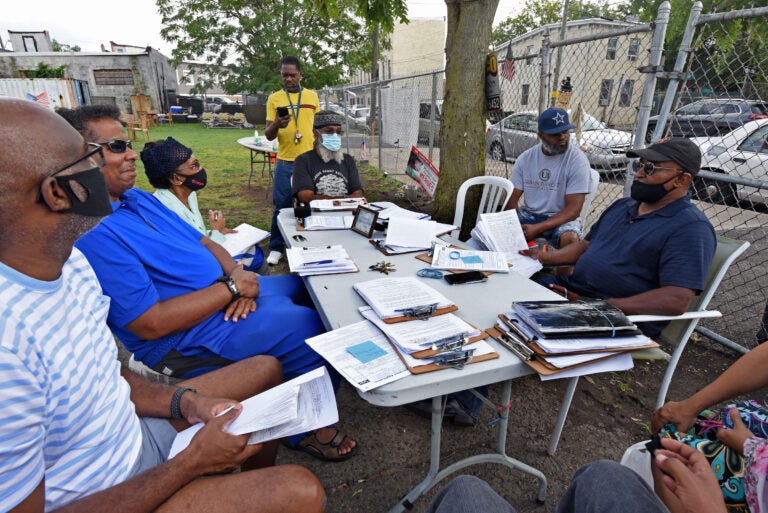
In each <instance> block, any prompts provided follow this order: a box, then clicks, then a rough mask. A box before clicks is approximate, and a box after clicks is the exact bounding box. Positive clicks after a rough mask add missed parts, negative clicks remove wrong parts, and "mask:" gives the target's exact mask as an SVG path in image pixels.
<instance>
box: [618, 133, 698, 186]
mask: <svg viewBox="0 0 768 513" xmlns="http://www.w3.org/2000/svg"><path fill="white" fill-rule="evenodd" d="M627 157H630V158H638V157H639V158H642V159H645V160H650V161H651V162H665V161H667V160H673V161H675V162H677V163H678V164H680V167H682V168H683V169H684V170H685V172H686V173H690V174H692V175H693V176H696V175H697V174H699V169H700V168H701V150H700V149H699V147H698V146H696V145H695V144H694V143H692V142H691V141H690V140H689V139H686V138H684V137H670V138H669V139H662V140H660V141H658V142H655V143H653V144H651V145H650V146H648V147H647V148H644V149H642V150H629V151H628V152H627Z"/></svg>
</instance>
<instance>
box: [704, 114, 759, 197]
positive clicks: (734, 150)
mask: <svg viewBox="0 0 768 513" xmlns="http://www.w3.org/2000/svg"><path fill="white" fill-rule="evenodd" d="M691 140H692V141H694V142H696V143H697V144H699V146H700V147H702V148H706V149H705V151H704V154H703V155H702V159H701V170H702V171H709V172H711V173H720V174H723V175H728V176H731V177H733V178H739V179H741V180H742V181H743V182H744V183H739V184H736V183H728V182H723V181H720V180H711V179H708V178H704V177H697V178H696V180H695V182H694V190H695V193H694V194H695V196H696V197H697V198H699V199H702V200H707V201H711V202H713V203H725V204H726V205H736V204H738V202H739V200H750V201H752V202H754V203H765V204H768V190H767V189H768V119H758V120H755V121H748V122H746V123H744V124H743V125H741V126H740V127H738V128H736V129H734V130H733V131H731V132H729V133H728V134H726V135H724V136H722V137H713V138H709V139H706V138H693V139H691ZM747 184H751V185H753V186H751V185H747Z"/></svg>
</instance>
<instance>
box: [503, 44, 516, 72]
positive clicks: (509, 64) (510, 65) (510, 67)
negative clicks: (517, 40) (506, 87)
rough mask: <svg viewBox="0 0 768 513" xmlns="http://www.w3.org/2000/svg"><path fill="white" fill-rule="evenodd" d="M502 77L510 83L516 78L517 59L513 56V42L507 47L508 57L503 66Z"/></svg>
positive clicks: (505, 58)
mask: <svg viewBox="0 0 768 513" xmlns="http://www.w3.org/2000/svg"><path fill="white" fill-rule="evenodd" d="M501 76H502V77H504V78H506V79H507V80H510V81H511V80H512V79H513V78H514V77H515V58H514V57H513V56H512V41H510V42H509V46H507V55H506V57H504V62H503V63H502V64H501Z"/></svg>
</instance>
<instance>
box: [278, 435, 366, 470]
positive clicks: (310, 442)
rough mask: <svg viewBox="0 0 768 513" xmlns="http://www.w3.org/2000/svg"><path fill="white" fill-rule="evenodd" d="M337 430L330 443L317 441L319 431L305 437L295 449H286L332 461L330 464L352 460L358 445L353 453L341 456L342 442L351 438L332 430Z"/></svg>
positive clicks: (353, 449)
mask: <svg viewBox="0 0 768 513" xmlns="http://www.w3.org/2000/svg"><path fill="white" fill-rule="evenodd" d="M331 429H335V430H336V434H335V435H334V436H333V438H331V440H330V441H329V442H326V443H322V442H320V440H318V439H317V436H315V435H316V433H317V431H313V432H312V433H310V434H308V435H307V436H305V437H304V438H303V439H302V440H301V441H300V442H299V443H297V444H296V445H294V446H293V447H290V446H288V445H287V444H285V445H286V447H288V448H289V449H293V450H294V451H303V452H306V453H307V454H309V455H310V456H314V457H315V458H317V459H319V460H322V461H330V462H336V461H344V460H347V459H349V458H351V457H352V456H353V455H354V454H355V451H357V445H355V446H354V447H353V448H352V450H351V451H349V452H348V453H346V454H339V447H341V444H342V442H344V439H345V438H350V439H351V437H349V436H347V435H345V434H344V433H342V432H341V431H339V430H338V429H337V428H331Z"/></svg>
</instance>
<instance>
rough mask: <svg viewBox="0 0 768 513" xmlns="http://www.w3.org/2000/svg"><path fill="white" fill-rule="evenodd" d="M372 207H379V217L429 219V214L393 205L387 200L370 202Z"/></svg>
mask: <svg viewBox="0 0 768 513" xmlns="http://www.w3.org/2000/svg"><path fill="white" fill-rule="evenodd" d="M372 205H373V208H374V209H376V208H380V209H381V210H379V219H384V220H386V219H390V218H392V217H407V218H410V219H429V217H430V216H429V214H423V213H421V212H414V211H412V210H406V209H404V208H402V207H399V206H397V205H395V204H394V203H391V202H389V201H377V202H375V203H372Z"/></svg>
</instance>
